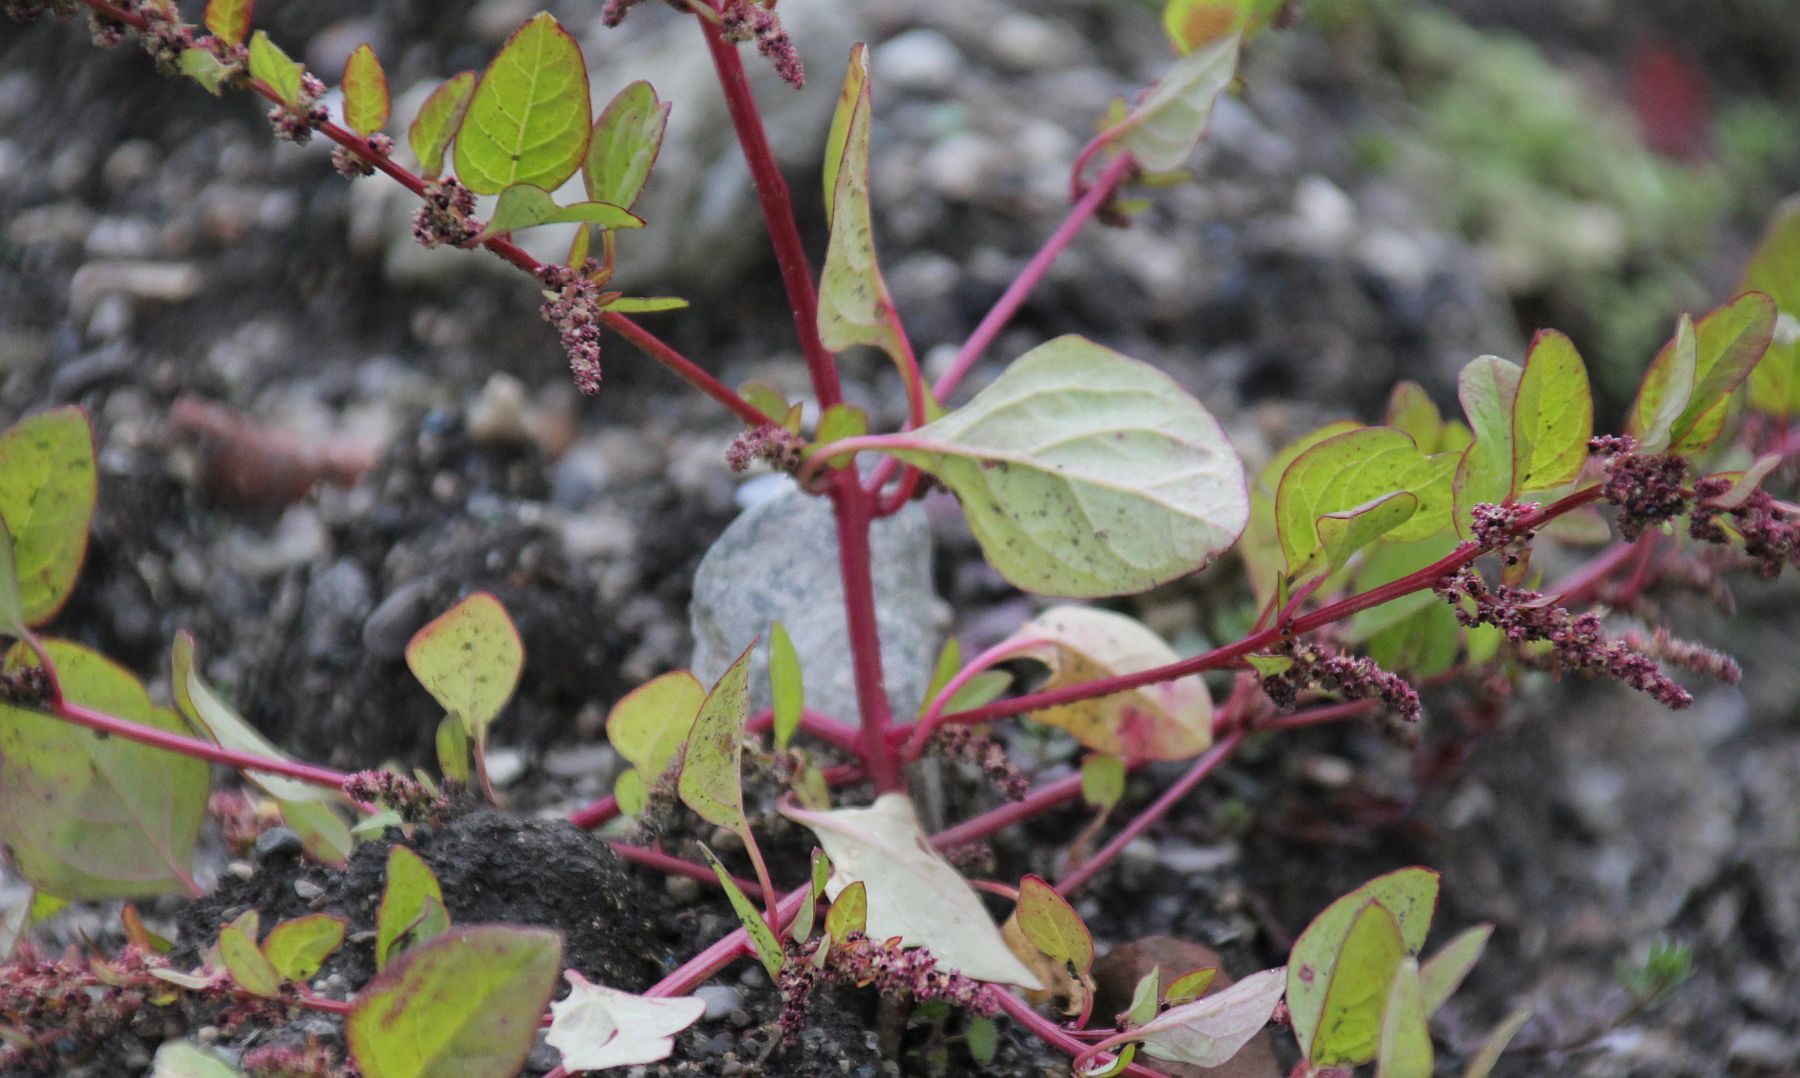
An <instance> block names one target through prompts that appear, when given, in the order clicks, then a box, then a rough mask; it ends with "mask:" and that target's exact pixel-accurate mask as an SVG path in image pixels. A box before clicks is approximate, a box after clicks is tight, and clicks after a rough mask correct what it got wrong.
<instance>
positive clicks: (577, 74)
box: [456, 12, 592, 195]
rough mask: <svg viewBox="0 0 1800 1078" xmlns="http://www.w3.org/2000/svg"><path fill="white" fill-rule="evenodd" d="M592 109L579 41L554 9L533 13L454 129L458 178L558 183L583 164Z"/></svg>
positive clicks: (485, 190) (492, 191) (503, 183)
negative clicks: (576, 40)
mask: <svg viewBox="0 0 1800 1078" xmlns="http://www.w3.org/2000/svg"><path fill="white" fill-rule="evenodd" d="M591 108H592V106H591V104H590V103H589V101H588V77H587V64H586V63H585V62H584V61H583V60H582V57H581V46H580V45H578V44H576V42H575V38H574V37H573V36H572V35H571V34H570V33H569V32H568V31H567V30H565V29H563V27H562V24H561V23H559V22H557V21H556V20H555V19H554V18H552V17H551V16H550V15H549V14H547V13H544V12H540V13H538V14H537V15H534V16H532V17H531V18H530V19H529V20H528V21H526V23H525V25H523V26H521V27H519V29H518V30H516V31H514V33H513V35H512V37H510V38H508V39H507V41H506V44H505V45H503V46H501V48H500V52H499V54H498V55H496V56H495V57H494V59H493V62H491V63H490V64H488V68H487V71H486V72H485V73H484V74H483V75H482V76H481V82H480V84H479V85H477V86H476V87H475V94H474V96H473V97H472V98H471V99H470V100H469V111H468V114H467V115H466V116H464V117H463V121H462V126H461V127H459V128H458V129H457V135H456V175H457V178H458V179H460V180H461V181H462V182H463V184H464V185H465V186H466V187H468V188H469V190H471V191H474V192H476V193H477V194H483V195H497V194H499V193H500V192H501V191H504V190H505V189H506V188H508V187H511V186H512V185H513V184H515V183H529V184H535V185H536V186H538V187H542V188H544V189H545V190H550V191H553V190H555V189H556V188H557V187H558V186H559V185H560V184H561V183H562V182H563V181H564V180H566V179H568V178H569V177H570V176H573V175H574V174H575V170H576V169H577V168H579V167H580V166H581V162H582V158H583V156H584V155H585V154H586V152H587V145H588V136H589V134H590V132H589V129H588V125H589V121H590V119H591V115H590V110H591Z"/></svg>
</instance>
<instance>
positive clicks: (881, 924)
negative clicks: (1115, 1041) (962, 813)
mask: <svg viewBox="0 0 1800 1078" xmlns="http://www.w3.org/2000/svg"><path fill="white" fill-rule="evenodd" d="M782 811H783V812H784V813H786V814H787V815H788V816H789V817H791V818H793V819H795V820H798V821H799V822H800V823H803V824H805V825H806V826H807V827H809V828H811V829H812V832H813V834H815V835H817V836H818V839H819V844H820V845H821V846H823V847H824V848H825V854H826V856H827V857H830V858H831V879H830V881H829V882H828V883H827V885H826V891H827V893H829V894H830V895H832V896H833V897H834V898H835V897H837V896H838V895H840V894H842V893H843V892H844V890H845V888H847V887H849V886H851V885H852V884H854V883H861V884H863V885H864V887H865V888H866V889H867V894H868V929H867V931H868V933H869V935H870V937H872V938H874V939H878V940H881V939H889V938H892V937H894V936H898V937H900V939H901V941H902V943H904V944H905V945H906V946H909V947H924V948H926V949H928V950H929V951H930V952H931V953H932V955H934V956H935V957H936V958H937V960H938V962H939V963H940V964H941V965H943V966H944V967H945V968H948V969H954V970H957V971H959V972H961V973H963V974H964V975H966V976H969V977H973V978H975V979H976V980H982V981H998V982H1002V983H1005V984H1016V985H1018V986H1020V987H1021V988H1030V989H1042V988H1043V987H1044V985H1043V983H1042V982H1041V981H1039V980H1038V978H1037V977H1036V976H1035V975H1034V974H1033V973H1032V972H1031V971H1030V970H1029V969H1026V968H1025V966H1024V965H1023V964H1022V963H1020V961H1019V960H1018V959H1017V958H1016V957H1014V955H1013V953H1012V952H1011V951H1010V950H1008V949H1007V946H1006V941H1005V940H1003V939H1002V938H1001V936H1000V930H999V929H998V928H996V927H995V925H994V922H993V921H992V920H991V919H990V918H989V917H988V913H987V910H986V909H985V908H984V907H983V906H982V904H981V898H980V896H978V895H976V893H975V890H974V888H972V887H970V886H969V884H968V881H966V880H964V879H963V878H962V877H961V876H960V875H958V874H957V871H956V870H955V869H954V868H951V867H950V864H949V862H947V861H945V860H944V859H943V857H942V856H941V855H939V853H938V852H937V850H935V849H934V848H933V847H932V846H931V842H930V840H929V839H927V838H926V837H925V832H924V831H923V829H921V828H920V827H919V817H918V814H917V813H916V812H915V811H914V809H913V803H912V799H911V798H909V797H907V796H906V795H905V794H897V793H890V794H883V795H881V796H880V797H878V798H876V799H875V803H874V804H873V805H871V806H869V807H868V808H854V809H835V810H833V811H830V812H813V811H809V810H806V809H799V808H794V807H791V806H788V807H784V808H783V810H782ZM836 913H837V910H836V905H835V903H834V904H833V909H832V911H831V913H829V914H827V915H826V924H827V926H830V925H831V924H832V918H833V916H835V915H836ZM834 935H835V933H834Z"/></svg>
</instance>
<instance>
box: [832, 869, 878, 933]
mask: <svg viewBox="0 0 1800 1078" xmlns="http://www.w3.org/2000/svg"><path fill="white" fill-rule="evenodd" d="M826 886H827V888H829V886H830V884H829V883H827V885H826ZM868 925H869V888H868V885H867V884H865V883H863V882H862V881H861V880H858V881H856V882H855V883H852V884H850V885H849V886H848V887H845V888H844V889H843V890H841V891H839V892H838V893H837V897H836V898H834V899H832V900H831V906H830V908H828V909H827V910H826V911H825V934H826V935H828V936H830V937H831V942H832V944H833V945H834V946H835V945H836V944H840V943H843V942H844V937H846V936H848V935H849V934H850V933H852V932H866V931H867V930H868Z"/></svg>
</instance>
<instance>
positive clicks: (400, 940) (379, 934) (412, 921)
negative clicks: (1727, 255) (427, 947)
mask: <svg viewBox="0 0 1800 1078" xmlns="http://www.w3.org/2000/svg"><path fill="white" fill-rule="evenodd" d="M449 928H450V916H449V914H448V913H446V912H445V911H444V890H443V888H442V887H440V886H439V885H438V879H437V876H436V874H434V873H433V872H432V871H431V866H430V865H428V864H426V863H425V861H424V859H423V858H421V857H420V856H419V855H418V854H416V853H414V852H412V851H411V850H409V849H407V848H406V847H405V846H398V845H395V846H389V847H388V856H387V886H386V887H385V888H384V889H383V890H382V892H381V905H380V907H379V908H378V909H377V910H376V913H375V968H376V969H385V968H386V967H387V964H388V962H390V961H391V960H393V959H394V958H397V957H399V955H400V954H401V953H402V952H403V951H404V950H405V947H404V944H405V943H406V942H408V941H409V940H410V941H413V942H417V943H423V942H427V941H429V940H431V939H433V938H434V937H436V936H438V935H441V934H442V933H444V932H446V931H448V930H449Z"/></svg>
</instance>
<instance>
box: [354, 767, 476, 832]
mask: <svg viewBox="0 0 1800 1078" xmlns="http://www.w3.org/2000/svg"><path fill="white" fill-rule="evenodd" d="M343 790H344V795H345V796H346V797H349V798H352V799H353V800H356V801H372V802H375V803H376V804H380V805H385V806H387V807H388V808H391V809H393V810H394V811H395V812H397V813H399V814H400V818H401V819H402V820H405V821H406V822H407V823H422V824H431V825H434V826H435V825H437V824H441V823H443V822H444V821H445V820H446V819H448V818H449V816H450V807H451V806H450V797H449V794H448V792H447V791H445V790H442V789H433V788H431V787H428V786H426V785H425V784H424V783H423V782H420V781H419V780H418V779H415V778H411V777H409V776H407V775H398V774H395V773H394V772H392V771H358V772H357V773H356V774H354V775H351V776H350V777H349V778H348V779H346V780H345V781H344V786H343Z"/></svg>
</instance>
